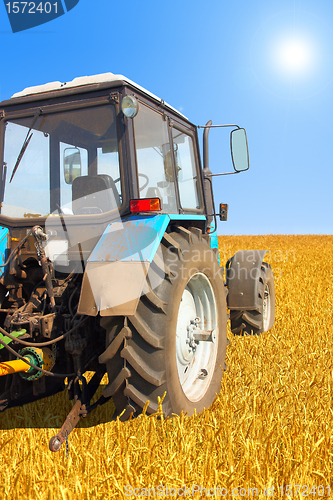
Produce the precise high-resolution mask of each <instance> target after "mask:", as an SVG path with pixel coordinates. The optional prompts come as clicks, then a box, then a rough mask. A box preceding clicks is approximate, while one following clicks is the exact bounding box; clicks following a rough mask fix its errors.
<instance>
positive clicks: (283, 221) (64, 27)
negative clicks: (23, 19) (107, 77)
mask: <svg viewBox="0 0 333 500" xmlns="http://www.w3.org/2000/svg"><path fill="white" fill-rule="evenodd" d="M0 41H1V45H2V64H1V77H0V99H1V100H4V99H7V98H9V97H10V96H11V95H12V94H13V93H15V92H17V91H20V90H22V89H23V88H25V87H28V86H32V85H39V84H43V83H46V82H50V81H55V80H60V81H69V80H72V79H73V78H75V77H77V76H85V75H93V74H98V73H105V72H109V71H111V72H112V73H119V74H123V75H126V76H127V77H128V78H130V79H132V80H134V81H136V82H137V83H138V84H140V85H142V86H143V87H145V88H147V89H148V90H150V91H151V92H153V93H155V94H156V95H158V96H159V97H161V98H163V99H164V100H165V101H167V102H168V103H169V104H171V105H173V106H174V107H175V108H177V109H179V110H181V111H182V112H183V113H184V114H185V115H186V116H187V117H188V118H189V119H190V120H191V121H192V122H193V123H195V124H197V125H204V124H205V123H206V122H207V121H208V120H209V119H212V120H213V123H214V124H223V123H237V124H239V125H240V126H242V127H245V128H246V130H247V134H248V142H249V151H250V170H249V171H247V172H244V173H241V174H238V175H231V176H223V177H220V178H216V179H215V184H214V185H215V190H214V194H215V201H216V204H217V203H218V202H220V201H221V202H224V203H228V204H229V220H228V222H224V223H220V225H219V233H220V234H222V233H225V234H270V233H273V234H308V233H312V234H332V228H333V224H332V215H333V210H332V207H331V205H332V201H331V200H332V184H333V183H332V177H333V176H332V170H333V155H332V149H333V148H332V142H333V141H332V135H333V121H332V116H331V114H332V104H331V103H332V92H333V3H332V2H330V1H328V0H326V1H322V0H295V1H283V0H251V2H249V1H245V0H239V1H238V2H227V1H224V0H207V1H206V2H199V1H196V0H191V1H189V0H177V1H176V0H168V1H164V0H161V1H159V2H152V1H151V0H146V1H141V2H138V1H134V0H128V1H127V2H117V3H116V2H115V1H112V0H80V1H79V3H78V5H77V6H76V7H74V8H73V9H72V10H71V11H70V12H68V13H66V14H65V15H63V16H62V17H60V18H57V19H54V20H53V21H51V22H49V23H47V24H44V25H42V26H39V27H36V28H31V29H29V30H27V31H22V32H19V33H15V34H13V33H12V32H11V28H10V24H9V20H8V17H7V14H6V8H5V6H4V4H1V5H0ZM200 134H201V132H200ZM228 141H229V139H228V132H226V131H225V130H224V131H223V132H222V131H221V130H220V131H217V130H215V131H212V132H211V144H210V167H211V170H212V171H213V172H214V173H217V172H223V171H224V172H226V171H229V170H230V168H231V163H230V154H229V151H228Z"/></svg>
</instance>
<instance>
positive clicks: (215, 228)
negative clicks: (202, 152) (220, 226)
mask: <svg viewBox="0 0 333 500" xmlns="http://www.w3.org/2000/svg"><path fill="white" fill-rule="evenodd" d="M204 178H205V179H207V181H208V182H209V184H210V191H211V194H212V205H213V206H212V208H213V212H214V213H213V214H207V217H214V224H215V227H214V231H213V230H212V229H211V227H209V232H208V234H210V233H214V232H215V231H216V230H217V220H216V211H215V200H214V193H213V183H212V179H210V178H209V177H208V176H207V175H205V176H204Z"/></svg>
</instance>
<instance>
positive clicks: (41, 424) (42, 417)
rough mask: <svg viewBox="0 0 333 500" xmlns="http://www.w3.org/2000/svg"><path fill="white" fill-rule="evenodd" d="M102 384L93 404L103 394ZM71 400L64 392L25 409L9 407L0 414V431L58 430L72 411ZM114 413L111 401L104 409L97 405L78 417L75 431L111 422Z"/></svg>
mask: <svg viewBox="0 0 333 500" xmlns="http://www.w3.org/2000/svg"><path fill="white" fill-rule="evenodd" d="M104 388H105V385H102V384H101V385H100V386H99V388H98V390H97V392H96V394H95V395H94V397H93V399H92V403H94V402H95V401H97V399H98V398H99V397H100V396H101V395H102V392H103V389H104ZM72 406H73V401H70V400H69V399H68V392H67V390H66V389H65V390H64V391H62V392H58V394H55V395H54V396H49V397H46V398H43V399H40V400H38V401H35V402H33V403H28V404H26V405H24V406H16V407H14V408H9V409H8V410H5V411H4V412H1V413H0V429H1V430H9V429H36V428H37V429H38V428H43V429H46V428H60V427H61V426H62V425H63V423H64V421H65V420H66V417H67V415H68V413H69V412H70V411H71V409H72ZM114 411H115V407H114V404H113V401H112V398H111V399H110V400H109V401H108V402H107V403H105V404H104V405H103V406H98V407H97V408H96V409H95V410H93V411H92V412H91V413H90V414H89V415H88V416H87V417H86V418H81V419H80V421H79V423H78V424H77V426H76V427H77V428H88V427H94V426H96V425H98V424H103V423H107V422H109V421H110V420H111V418H112V416H113V414H114Z"/></svg>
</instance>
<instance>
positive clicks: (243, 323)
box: [230, 262, 275, 335]
mask: <svg viewBox="0 0 333 500" xmlns="http://www.w3.org/2000/svg"><path fill="white" fill-rule="evenodd" d="M258 293H259V298H260V300H261V302H262V307H261V311H251V310H247V311H236V310H231V311H230V323H231V331H232V333H233V334H234V335H251V334H252V335H259V334H260V333H261V332H267V331H268V330H270V328H271V327H272V326H273V324H274V319H275V287H274V278H273V273H272V270H271V266H270V265H269V264H267V262H263V263H262V265H261V269H260V276H259V292H258Z"/></svg>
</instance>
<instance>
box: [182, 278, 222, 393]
mask: <svg viewBox="0 0 333 500" xmlns="http://www.w3.org/2000/svg"><path fill="white" fill-rule="evenodd" d="M201 318H203V319H201ZM217 344H218V339H217V311H216V301H215V296H214V292H213V288H212V286H211V284H210V281H209V280H208V278H207V277H206V275H205V274H203V273H197V274H196V275H194V276H193V277H192V278H191V279H190V280H189V282H188V283H187V286H186V288H185V290H184V292H183V295H182V299H181V302H180V306H179V311H178V318H177V331H176V360H177V370H178V377H179V381H180V384H181V386H182V389H183V392H184V393H185V395H186V397H187V398H188V399H189V400H190V401H193V402H194V401H199V400H200V399H202V397H203V396H204V394H205V393H206V391H207V389H208V387H209V384H210V381H211V378H212V375H213V371H214V367H215V361H216V355H217V347H218V345H217Z"/></svg>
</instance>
